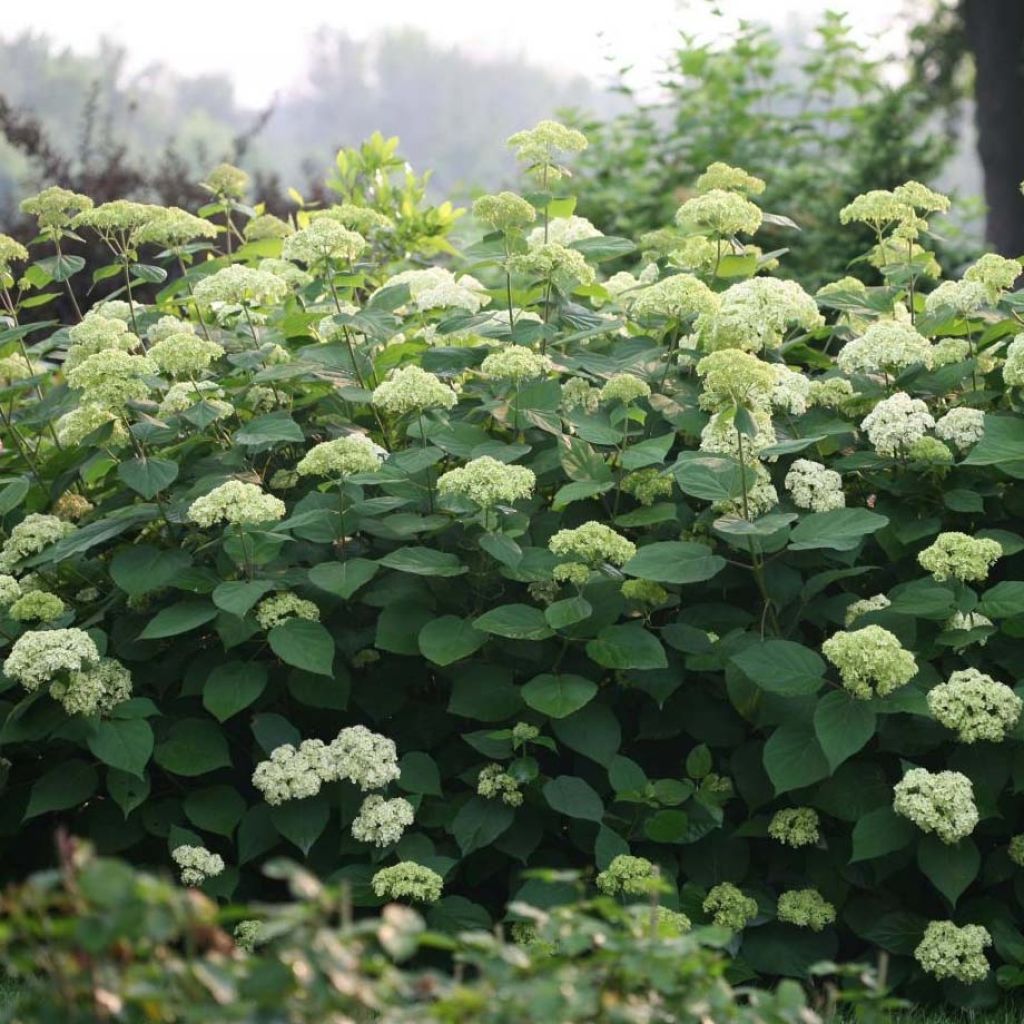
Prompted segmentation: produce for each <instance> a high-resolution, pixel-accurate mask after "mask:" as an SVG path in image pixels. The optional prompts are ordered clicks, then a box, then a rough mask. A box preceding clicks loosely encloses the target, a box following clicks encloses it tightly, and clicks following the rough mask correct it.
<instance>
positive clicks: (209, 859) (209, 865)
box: [171, 844, 224, 885]
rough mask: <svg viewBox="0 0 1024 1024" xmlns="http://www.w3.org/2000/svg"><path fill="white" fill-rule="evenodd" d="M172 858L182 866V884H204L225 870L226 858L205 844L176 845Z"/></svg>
mask: <svg viewBox="0 0 1024 1024" xmlns="http://www.w3.org/2000/svg"><path fill="white" fill-rule="evenodd" d="M171 858H172V859H173V860H174V863H175V864H177V865H178V867H179V868H181V884H182V885H202V884H203V882H205V881H206V880H207V879H208V878H216V876H217V875H219V874H221V873H222V872H223V871H224V858H223V857H222V856H221V855H220V854H219V853H211V852H210V851H209V850H208V849H206V847H205V846H189V845H187V844H183V845H181V846H176V847H175V848H174V849H173V850H172V851H171Z"/></svg>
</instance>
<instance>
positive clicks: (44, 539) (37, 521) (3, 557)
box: [0, 512, 75, 572]
mask: <svg viewBox="0 0 1024 1024" xmlns="http://www.w3.org/2000/svg"><path fill="white" fill-rule="evenodd" d="M74 531H75V526H74V525H73V524H72V523H66V522H64V521H63V520H62V519H58V518H57V517H56V516H48V515H45V514H43V513H41V512H30V513H29V514H28V515H27V516H25V518H24V519H22V521H21V522H20V523H18V524H17V525H16V526H14V527H12V528H11V532H10V534H9V535H8V537H7V540H5V541H4V546H3V548H2V549H0V571H2V572H8V571H10V570H11V569H12V568H14V567H15V566H16V565H17V564H18V563H19V562H23V561H24V560H25V559H26V558H31V557H32V555H38V554H39V552H40V551H43V550H44V549H45V548H48V547H49V546H50V545H51V544H56V543H57V542H58V541H60V540H63V539H64V538H65V537H66V536H68V534H70V533H74Z"/></svg>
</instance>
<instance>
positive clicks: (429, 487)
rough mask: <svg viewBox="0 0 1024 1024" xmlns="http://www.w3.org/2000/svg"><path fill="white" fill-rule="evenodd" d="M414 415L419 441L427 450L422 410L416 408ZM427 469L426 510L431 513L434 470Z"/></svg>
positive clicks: (432, 509) (432, 507)
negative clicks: (417, 422)
mask: <svg viewBox="0 0 1024 1024" xmlns="http://www.w3.org/2000/svg"><path fill="white" fill-rule="evenodd" d="M416 417H417V419H418V420H419V426H420V442H421V444H422V446H423V451H426V450H427V435H426V433H424V430H423V410H422V409H417V410H416ZM426 470H427V511H428V512H430V513H433V511H434V472H433V470H432V469H431V467H430V466H427V467H426Z"/></svg>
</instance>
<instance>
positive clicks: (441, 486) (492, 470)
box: [437, 455, 537, 508]
mask: <svg viewBox="0 0 1024 1024" xmlns="http://www.w3.org/2000/svg"><path fill="white" fill-rule="evenodd" d="M536 482H537V477H536V476H535V474H534V472H533V470H532V469H527V468H526V467H525V466H513V465H509V464H508V463H505V462H499V461H498V460H497V459H495V458H493V457H492V456H490V455H482V456H480V458H478V459H473V460H472V461H471V462H467V463H466V465H465V466H460V467H458V468H456V469H450V470H449V471H448V472H447V473H443V474H442V475H441V476H440V477H439V478H438V481H437V490H438V493H439V494H441V495H457V496H458V497H461V498H468V499H469V500H470V501H472V502H474V503H475V504H477V505H478V506H479V507H480V508H493V507H494V506H495V505H511V504H513V502H516V501H522V500H525V499H526V498H529V497H530V496H531V495H532V494H533V488H534V486H535V485H536Z"/></svg>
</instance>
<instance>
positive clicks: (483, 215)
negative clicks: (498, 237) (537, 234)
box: [473, 192, 537, 233]
mask: <svg viewBox="0 0 1024 1024" xmlns="http://www.w3.org/2000/svg"><path fill="white" fill-rule="evenodd" d="M473 216H474V217H476V219H477V220H479V221H481V222H482V223H484V224H486V225H487V226H488V227H489V228H492V229H493V230H495V231H503V232H506V233H508V232H511V231H518V230H521V229H522V228H526V227H529V226H530V225H531V224H532V223H533V222H534V221H535V220H536V219H537V211H536V210H535V209H534V208H533V206H531V205H530V203H528V202H527V201H526V200H525V199H523V197H522V196H518V195H516V194H515V192H499V193H498V194H497V195H493V196H480V198H479V199H477V200H476V201H475V202H474V203H473Z"/></svg>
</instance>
